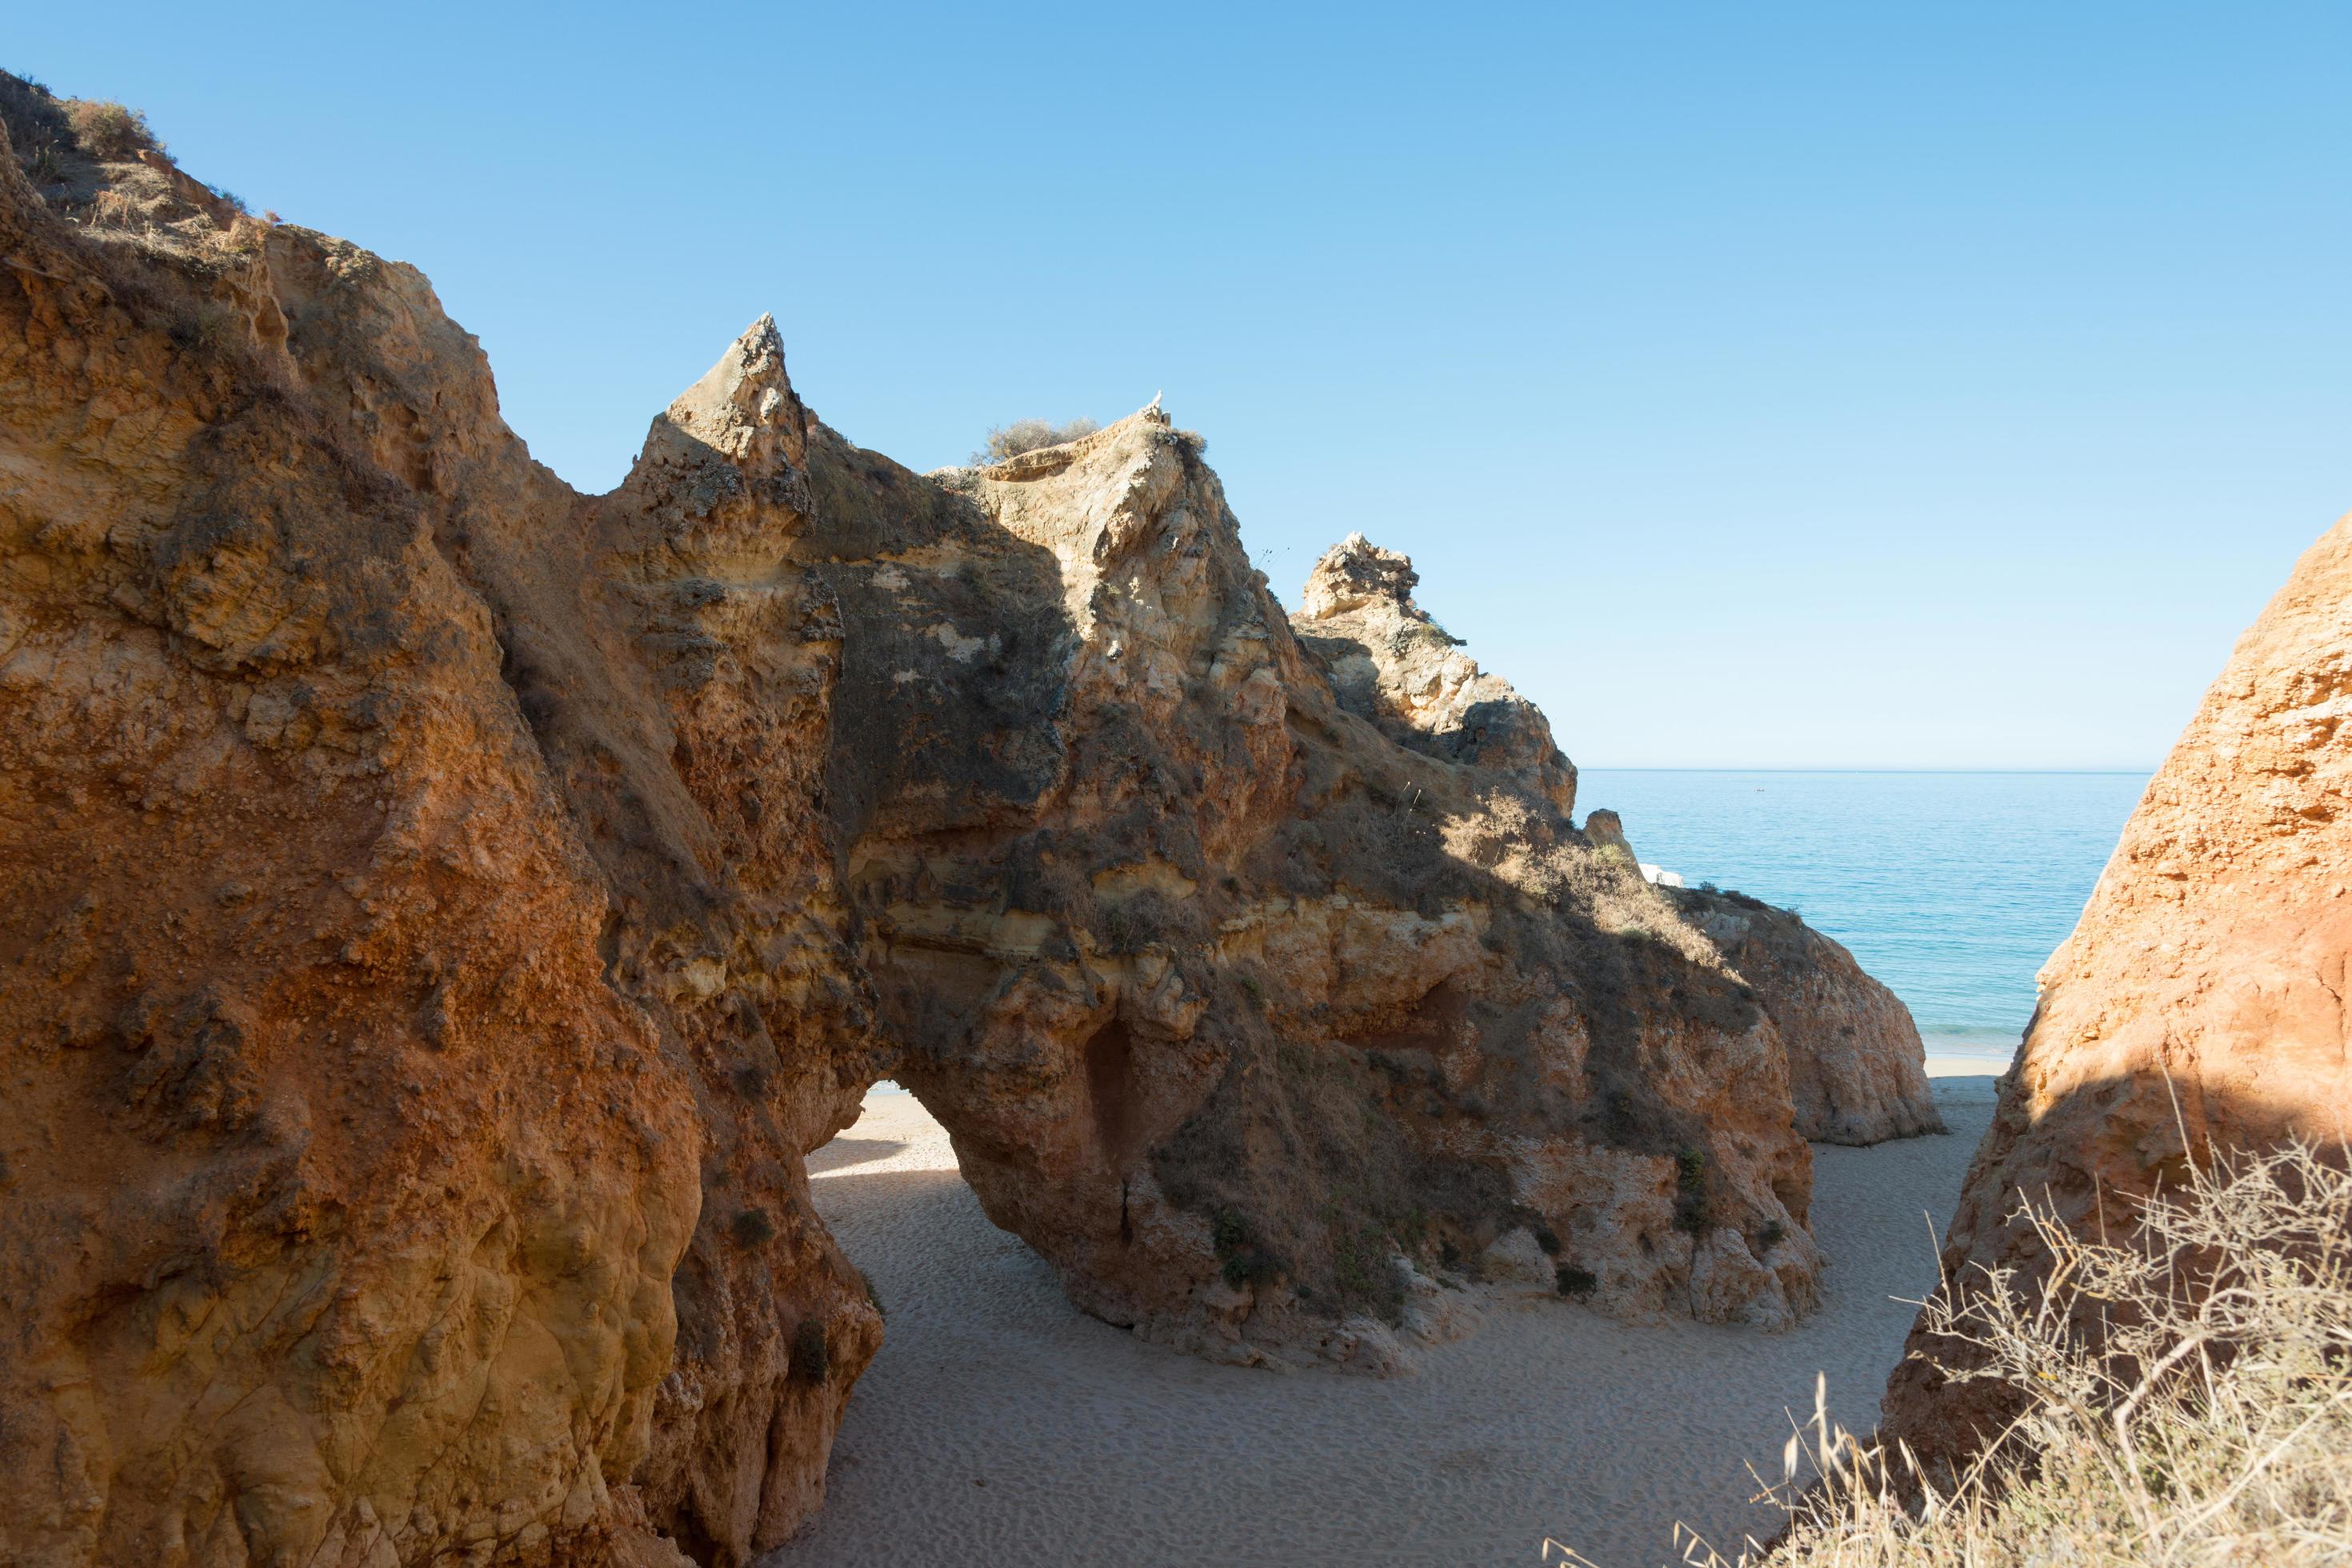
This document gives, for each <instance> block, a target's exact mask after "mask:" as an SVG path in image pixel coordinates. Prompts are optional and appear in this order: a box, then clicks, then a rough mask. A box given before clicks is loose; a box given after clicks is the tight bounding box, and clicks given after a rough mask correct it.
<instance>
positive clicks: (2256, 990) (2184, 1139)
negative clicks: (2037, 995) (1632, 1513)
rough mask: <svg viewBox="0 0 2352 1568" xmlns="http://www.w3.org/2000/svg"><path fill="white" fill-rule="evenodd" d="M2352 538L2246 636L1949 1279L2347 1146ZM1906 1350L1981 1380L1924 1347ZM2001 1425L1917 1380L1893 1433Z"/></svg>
mask: <svg viewBox="0 0 2352 1568" xmlns="http://www.w3.org/2000/svg"><path fill="white" fill-rule="evenodd" d="M2347 714H2352V518H2347V520H2345V521H2341V522H2338V523H2337V524H2336V526H2335V527H2334V528H2333V529H2331V530H2330V531H2328V532H2327V533H2326V535H2325V536H2324V537H2323V538H2322V539H2321V540H2320V541H2319V542H2318V543H2317V544H2315V545H2314V546H2313V547H2312V548H2311V550H2310V551H2309V552H2307V553H2305V556H2304V557H2303V560H2302V561H2301V562H2300V563H2298V564H2297V565H2296V567H2295V570H2294V576H2293V577H2292V578H2290V579H2289V580H2288V583H2287V584H2286V586H2285V587H2284V589H2283V590H2281V591H2280V593H2279V595H2278V596H2277V597H2276V598H2274V599H2273V600H2272V601H2271V603H2270V605H2269V607H2268V608H2267V609H2265V610H2264V611H2263V615H2262V618H2261V619H2260V620H2258V621H2256V622H2255V623H2254V626H2253V628H2252V630H2251V631H2249V632H2247V633H2246V635H2245V636H2244V637H2242V638H2241V639H2240V640H2239V643H2238V646H2237V649H2236V651H2235V652H2234V653H2233V654H2232V655H2231V658H2230V663H2229V666H2228V668H2225V669H2223V670H2222V672H2221V679H2218V680H2216V681H2215V682H2214V683H2213V686H2212V689H2210V691H2208V692H2207V693H2206V695H2205V701H2204V705H2203V706H2202V707H2201V708H2200V710H2198V713H2197V716H2196V717H2195V718H2194V719H2193V720H2191V721H2190V722H2189V728H2188V730H2187V731H2185V732H2184V733H2183V734H2182V736H2181V738H2180V741H2179V743H2178V744H2177V745H2175V746H2174V747H2173V749H2172V754H2171V755H2170V756H2169V757H2168V758H2167V759H2166V761H2165V763H2164V766H2163V767H2162V768H2161V769H2160V770H2159V771H2158V773H2157V775H2156V777H2155V779H2154V780H2153V781H2152V782H2151V783H2150V784H2149V785H2148V787H2147V795H2145V796H2144V797H2142V799H2141V801H2140V805H2139V809H2138V810H2137V812H2135V813H2134V814H2133V816H2132V819H2131V822H2130V824H2129V825H2128V826H2126V828H2125V829H2124V835H2123V840H2122V842H2121V843H2120V844H2119V845H2118V846H2117V847H2116V852H2115V856H2114V858H2112V859H2110V860H2109V861H2108V862H2107V868H2106V871H2105V874H2104V875H2103V876H2102V877H2101V878H2100V879H2099V885H2098V888H2097V889H2096V890H2095V892H2094V893H2093V894H2092V895H2091V900H2090V903H2089V905H2088V906H2087V907H2086V908H2085V909H2084V911H2083V918H2082V921H2081V923H2080V924H2079V925H2077V926H2076V927H2075V928H2074V934H2073V935H2072V936H2071V937H2069V938H2068V939H2067V941H2066V942H2065V944H2064V945H2063V946H2062V947H2060V948H2059V950H2058V951H2057V952H2055V953H2054V954H2053V955H2052V957H2051V959H2050V963H2049V964H2048V966H2047V967H2046V968H2044V969H2043V971H2042V999H2041V1005H2040V1006H2039V1007H2038V1008H2037V1009H2036V1010H2035V1013H2034V1017H2033V1022H2032V1025H2031V1026H2030V1027H2029V1028H2028V1029H2027V1031H2026V1036H2025V1040H2024V1044H2023V1046H2022V1047H2021V1049H2020V1050H2019V1053H2018V1057H2017V1061H2016V1063H2015V1065H2014V1066H2012V1067H2011V1069H2010V1072H2009V1074H2008V1076H2007V1077H2006V1078H2004V1079H2002V1080H2001V1089H2000V1108H1999V1110H1998V1111H1997V1112H1996V1114H1995V1117H1994V1121H1993V1125H1992V1127H1991V1129H1990V1131H1989V1132H1988V1133H1987V1134H1986V1136H1985V1141H1984V1143H1983V1145H1982V1146H1981V1147H1980V1148H1979V1150H1978V1151H1977V1155H1976V1160H1975V1163H1973V1164H1972V1165H1971V1166H1970V1167H1969V1176H1968V1181H1967V1184H1966V1185H1965V1187H1964V1188H1963V1189H1962V1192H1961V1195H1960V1203H1959V1208H1958V1213H1957V1214H1956V1215H1954V1217H1953V1220H1952V1224H1951V1227H1950V1231H1949V1235H1948V1244H1947V1246H1946V1247H1945V1252H1944V1270H1945V1273H1946V1275H1947V1277H1948V1278H1950V1279H1955V1280H1959V1281H1962V1282H1965V1281H1967V1280H1968V1279H1972V1278H1979V1277H1980V1276H1979V1274H1978V1272H1977V1271H1978V1270H1979V1269H1982V1268H2000V1267H2011V1268H2018V1269H2020V1270H2021V1271H2023V1273H2024V1275H2025V1277H2026V1278H2027V1279H2031V1278H2032V1276H2033V1274H2034V1272H2035V1271H2036V1270H2038V1269H2039V1268H2042V1266H2043V1265H2044V1264H2045V1262H2046V1258H2045V1257H2044V1256H2043V1254H2042V1249H2041V1248H2040V1247H2039V1245H2038V1244H2037V1242H2036V1241H2035V1239H2034V1237H2033V1236H2032V1232H2031V1230H2030V1229H2029V1228H2028V1227H2025V1226H2021V1225H2016V1224H2012V1223H2011V1215H2012V1213H2013V1211H2014V1209H2015V1206H2016V1205H2017V1204H2018V1203H2019V1201H2020V1200H2021V1198H2023V1197H2026V1196H2029V1195H2030V1196H2032V1198H2034V1199H2035V1200H2036V1201H2041V1200H2042V1199H2044V1198H2047V1199H2048V1200H2049V1201H2050V1202H2052V1203H2053V1204H2054V1205H2056V1206H2057V1208H2058V1211H2059V1213H2060V1214H2061V1215H2062V1216H2063V1218H2064V1219H2065V1220H2066V1221H2067V1222H2068V1223H2070V1224H2073V1225H2074V1226H2078V1227H2082V1228H2084V1229H2085V1230H2086V1231H2087V1230H2089V1229H2090V1228H2092V1227H2095V1226H2107V1227H2108V1228H2109V1230H2110V1231H2111V1232H2112V1231H2113V1230H2114V1229H2115V1227H2117V1226H2123V1225H2126V1224H2127V1223H2128V1216H2129V1215H2130V1212H2131V1200H2132V1199H2134V1198H2137V1197H2141V1196H2145V1195H2146V1194H2148V1193H2149V1192H2150V1191H2151V1190H2153V1189H2154V1187H2155V1186H2156V1185H2157V1184H2158V1183H2159V1182H2160V1181H2162V1180H2164V1179H2165V1178H2166V1177H2167V1176H2168V1174H2169V1175H2173V1176H2176V1177H2177V1176H2178V1174H2179V1172H2180V1171H2181V1170H2183V1169H2184V1168H2185V1163H2186V1162H2189V1161H2191V1160H2194V1161H2198V1162H2200V1163H2201V1162H2203V1161H2205V1160H2208V1159H2210V1158H2211V1157H2212V1155H2213V1154H2214V1152H2216V1151H2229V1150H2233V1149H2260V1148H2263V1147H2265V1146H2269V1145H2273V1144H2275V1143H2276V1142H2279V1141H2281V1140H2283V1139H2285V1138H2288V1137H2301V1138H2305V1139H2309V1140H2314V1141H2317V1142H2323V1143H2327V1144H2334V1145H2336V1147H2337V1148H2339V1149H2340V1148H2341V1147H2342V1146H2343V1142H2344V1140H2345V1139H2346V1137H2347V1133H2352V1056H2347V1018H2346V1014H2345V1010H2344V996H2345V991H2346V965H2347V960H2352V892H2347V888H2352V816H2347V812H2352V729H2348V728H2347V725H2346V718H2347ZM1910 1348H1911V1350H1912V1351H1913V1352H1916V1353H1918V1354H1921V1355H1924V1356H1929V1357H1934V1358H1936V1359H1937V1360H1940V1361H1943V1362H1945V1363H1948V1364H1954V1365H1961V1364H1966V1356H1965V1349H1964V1347H1962V1346H1960V1345H1958V1344H1954V1343H1951V1342H1945V1341H1941V1340H1938V1339H1937V1338H1935V1337H1933V1336H1930V1335H1927V1333H1925V1332H1923V1331H1916V1330H1915V1331H1914V1332H1913V1334H1912V1338H1911V1347H1910ZM2005 1414H2006V1411H2005V1409H2004V1407H2003V1406H2001V1405H2000V1404H1999V1403H1998V1401H1997V1400H1995V1399H1994V1398H1992V1397H1991V1396H1990V1385H1989V1384H1986V1383H1984V1382H1981V1381H1947V1380H1946V1379H1944V1378H1943V1377H1941V1376H1940V1375H1938V1374H1937V1373H1936V1372H1935V1371H1934V1370H1933V1368H1932V1367H1931V1366H1930V1365H1929V1364H1927V1362H1925V1361H1908V1362H1906V1363H1905V1364H1904V1365H1903V1366H1901V1367H1900V1368H1898V1369H1897V1370H1896V1372H1895V1376H1894V1378H1893V1379H1892V1381H1891V1382H1890V1383H1889V1384H1888V1388H1887V1394H1886V1404H1885V1418H1886V1426H1887V1429H1888V1430H1889V1431H1891V1432H1893V1433H1894V1434H1895V1435H1897V1436H1902V1437H1903V1438H1905V1439H1906V1440H1907V1441H1909V1442H1910V1443H1911V1444H1912V1445H1913V1447H1915V1448H1916V1449H1917V1450H1918V1451H1919V1452H1920V1453H1921V1454H1923V1455H1927V1456H1929V1457H1932V1458H1961V1457H1965V1456H1966V1455H1967V1454H1969V1452H1970V1451H1972V1449H1973V1448H1974V1447H1976V1446H1977V1444H1978V1443H1979V1441H1980V1440H1981V1438H1982V1436H1983V1434H1984V1433H1985V1432H1987V1431H1988V1430H1990V1429H1992V1428H1991V1426H1990V1423H1994V1422H1997V1421H1999V1420H2000V1419H2001V1418H2002V1417H2003V1416H2004V1415H2005Z"/></svg>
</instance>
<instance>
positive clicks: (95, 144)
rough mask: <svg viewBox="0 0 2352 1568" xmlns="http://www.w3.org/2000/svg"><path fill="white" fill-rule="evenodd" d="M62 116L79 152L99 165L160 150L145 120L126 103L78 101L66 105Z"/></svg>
mask: <svg viewBox="0 0 2352 1568" xmlns="http://www.w3.org/2000/svg"><path fill="white" fill-rule="evenodd" d="M66 117H67V119H68V120H69V121H72V123H73V132H74V140H75V141H76V142H79V143H80V144H81V150H82V151H83V152H84V153H89V155H90V156H91V157H93V158H96V159H99V160H100V161H101V162H104V163H121V162H124V161H125V160H128V159H131V158H135V157H137V156H138V155H139V154H140V153H142V151H144V150H146V149H149V148H152V149H153V150H154V151H156V152H158V153H161V152H162V151H163V143H162V142H158V141H157V140H156V139H155V132H152V131H151V130H150V129H148V126H147V117H146V116H145V115H143V114H142V113H140V112H139V110H135V109H132V108H131V107H130V106H129V105H127V104H121V103H116V102H113V101H111V100H102V99H87V98H78V99H75V100H72V101H71V102H69V103H68V104H67V105H66Z"/></svg>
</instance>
